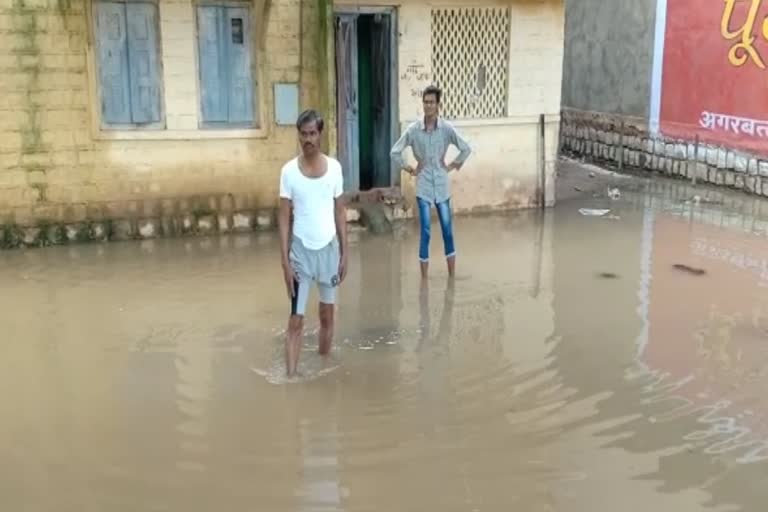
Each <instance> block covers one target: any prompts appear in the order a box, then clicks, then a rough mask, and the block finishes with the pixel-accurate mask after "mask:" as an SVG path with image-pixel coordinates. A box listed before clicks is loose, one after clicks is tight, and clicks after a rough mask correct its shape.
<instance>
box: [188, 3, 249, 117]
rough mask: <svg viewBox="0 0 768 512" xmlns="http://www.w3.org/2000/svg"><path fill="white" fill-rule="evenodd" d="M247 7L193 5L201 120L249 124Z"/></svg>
mask: <svg viewBox="0 0 768 512" xmlns="http://www.w3.org/2000/svg"><path fill="white" fill-rule="evenodd" d="M249 20H250V10H249V8H248V7H245V6H243V7H232V6H231V5H209V4H206V5H201V6H199V7H198V8H197V22H198V48H199V55H200V103H201V108H200V110H201V112H202V124H203V126H204V127H208V128H234V127H237V128H241V127H247V128H250V127H253V126H254V124H255V122H254V119H255V116H254V110H255V109H254V101H253V95H254V92H253V91H254V87H253V84H254V80H253V72H252V65H251V47H252V44H251V36H250V30H249V28H250V23H249Z"/></svg>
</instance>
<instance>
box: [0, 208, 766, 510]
mask: <svg viewBox="0 0 768 512" xmlns="http://www.w3.org/2000/svg"><path fill="white" fill-rule="evenodd" d="M602 206H605V205H602V204H600V200H597V199H589V200H587V201H583V202H581V201H578V202H573V203H563V204H561V205H559V206H558V207H557V208H556V209H554V211H551V212H547V213H546V214H541V213H539V212H536V213H519V214H509V215H505V216H483V217H477V218H462V219H457V222H456V227H455V229H456V236H457V238H460V240H461V245H462V248H463V249H462V254H461V257H460V259H459V267H458V268H459V270H458V276H457V278H456V279H455V281H449V280H448V279H447V278H446V276H444V275H443V274H442V273H441V272H440V271H439V269H438V267H437V266H436V268H435V272H434V273H433V275H432V276H431V278H430V280H429V282H428V283H427V284H426V286H423V287H420V276H419V270H418V264H417V260H416V258H415V255H416V254H417V242H418V236H417V232H416V230H415V227H411V228H408V229H406V230H405V231H403V232H401V233H398V234H397V235H396V236H393V237H384V236H381V237H371V236H368V235H367V234H359V235H356V236H357V238H356V239H355V240H354V241H353V244H352V254H351V255H350V263H351V267H350V273H349V277H348V281H347V282H346V283H345V285H344V287H343V289H342V291H341V293H340V304H339V316H338V322H339V323H338V328H337V336H336V345H335V348H334V352H333V355H332V357H331V360H330V361H325V360H323V359H322V358H320V357H319V356H318V355H317V354H316V343H317V341H316V327H317V318H316V317H313V316H312V314H310V317H309V318H308V321H307V332H306V336H305V351H303V352H302V364H303V365H304V366H303V369H304V371H305V378H304V379H300V380H298V381H296V382H286V381H285V379H283V378H282V375H283V371H284V368H283V367H282V366H281V365H283V364H284V363H283V361H282V340H283V329H284V324H285V319H286V314H287V312H286V310H287V304H286V300H285V299H284V297H283V293H282V291H281V292H277V293H270V292H268V290H270V289H276V290H282V286H281V283H280V281H281V274H280V272H279V265H278V264H277V261H278V247H277V243H276V237H275V236H274V235H271V234H266V235H265V234H260V235H259V236H233V237H222V238H216V239H206V240H196V239H192V240H190V239H183V240H157V241H152V242H142V243H123V244H111V245H108V246H104V245H86V246H77V247H65V248H51V249H45V250H37V251H18V252H9V253H2V254H0V282H2V283H3V292H4V293H2V294H0V326H2V328H3V332H4V333H6V336H5V337H4V339H3V343H2V344H0V418H2V421H0V458H2V460H3V461H4V464H2V465H0V496H2V497H3V504H4V505H6V507H5V508H7V509H9V510H28V511H32V512H37V511H49V510H50V511H53V510H55V511H57V512H60V511H70V510H71V511H77V512H80V511H82V510H89V509H92V510H110V511H155V510H185V511H208V510H215V509H217V508H221V504H222V503H226V508H227V509H228V510H242V511H245V510H254V509H259V510H270V511H275V512H281V511H294V510H301V511H342V510H350V511H352V510H353V511H380V510H444V511H454V510H456V511H487V510H506V509H509V508H510V507H514V506H517V507H518V508H520V509H524V510H531V511H545V510H549V511H554V510H557V511H568V512H572V511H589V512H592V511H598V510H606V511H607V510H613V509H614V508H615V503H616V502H619V503H622V504H623V505H622V510H630V511H634V510H637V511H641V510H642V511H645V510H648V509H649V508H651V509H655V510H661V511H666V510H669V511H675V512H680V511H694V510H695V511H700V510H715V511H720V510H744V511H751V510H759V509H760V507H761V505H762V504H764V503H766V501H768V489H766V488H765V486H764V484H763V483H762V482H763V479H764V475H765V471H766V469H768V460H767V459H768V425H766V424H767V423H768V414H767V413H766V411H768V402H767V401H766V398H765V392H764V390H765V389H766V387H767V386H768V352H766V349H765V347H764V345H765V340H766V337H767V336H768V325H766V316H767V315H766V311H768V287H767V286H766V285H765V279H763V277H764V274H765V275H768V274H767V273H766V272H765V270H764V267H765V264H764V260H765V255H766V254H768V242H766V239H765V237H764V235H763V234H762V232H760V233H758V232H757V231H759V229H762V228H761V227H760V226H763V225H764V224H761V223H760V222H762V221H758V220H755V219H748V218H746V217H745V216H744V215H738V214H736V213H734V212H733V211H727V210H725V209H722V208H720V209H718V208H717V207H713V206H712V205H708V204H703V203H702V204H692V203H682V202H681V201H679V200H677V199H675V198H674V197H668V196H664V195H659V194H645V195H641V194H637V195H634V194H632V193H625V194H623V195H622V200H621V201H612V202H611V203H610V208H611V209H612V210H613V213H614V214H615V217H616V218H611V219H603V218H595V217H584V216H581V215H579V214H578V209H579V208H580V207H602ZM676 264H683V265H688V266H691V267H693V268H703V269H705V270H706V274H705V275H694V274H689V273H683V272H678V271H676V270H675V268H674V265H676ZM601 274H602V275H616V276H619V279H600V278H599V277H597V276H600V275H601ZM312 298H313V299H314V298H316V296H313V297H312ZM41 313H42V315H43V316H41Z"/></svg>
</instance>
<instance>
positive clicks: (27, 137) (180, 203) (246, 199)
mask: <svg viewBox="0 0 768 512" xmlns="http://www.w3.org/2000/svg"><path fill="white" fill-rule="evenodd" d="M300 2H303V3H304V4H305V5H304V7H305V9H304V10H303V11H302V10H301V9H300ZM268 4H269V6H270V8H269V9H268V11H266V16H268V17H266V18H265V17H264V16H260V15H259V14H258V13H259V12H260V11H261V6H262V5H264V2H263V1H262V0H254V1H253V7H254V11H256V12H257V15H256V16H255V27H256V28H255V31H254V32H255V33H256V38H257V41H258V42H255V43H254V45H255V46H258V50H257V51H255V55H256V61H257V64H256V66H257V68H258V70H257V76H258V89H257V91H258V94H259V96H260V103H259V110H260V112H261V114H262V119H261V121H262V125H261V129H260V130H250V131H239V132H236V131H231V132H211V131H207V132H205V131H201V130H200V129H199V128H198V117H199V100H198V85H197V83H198V80H197V65H196V50H195V47H196V44H195V39H194V37H195V32H196V31H195V21H194V10H193V3H192V2H191V0H160V4H159V5H160V33H161V47H162V48H163V55H162V69H163V83H164V91H163V94H164V105H165V109H166V113H167V116H166V125H167V129H166V130H162V131H157V132H154V133H148V132H144V133H122V132H121V133H119V134H111V133H103V132H100V130H99V121H98V113H97V112H96V110H97V109H98V95H97V86H96V84H95V81H94V76H95V73H94V64H93V37H92V35H91V34H92V23H91V8H90V0H53V1H52V0H0V225H2V224H10V223H16V224H21V225H25V224H31V223H37V222H41V221H46V222H48V221H51V222H53V221H61V222H81V221H84V220H91V219H99V218H120V217H124V216H132V217H139V216H156V215H158V214H159V213H160V210H162V209H165V208H168V207H172V208H174V209H182V210H188V211H191V210H192V209H195V208H197V209H199V208H200V207H201V205H203V204H204V206H205V208H214V209H218V208H221V209H227V210H230V211H233V210H238V209H251V210H252V209H259V208H272V207H274V206H275V205H276V204H277V186H278V176H279V172H280V167H281V165H282V163H283V162H285V161H286V160H288V159H289V158H291V157H292V156H293V155H295V154H296V151H297V145H296V135H295V129H294V128H293V127H292V126H287V127H282V126H276V125H274V123H273V119H274V115H273V108H272V88H273V84H274V83H275V82H299V81H301V84H300V85H301V91H302V96H301V97H302V106H303V107H307V106H313V107H317V106H318V104H319V105H323V102H322V98H321V96H322V95H323V94H324V91H325V90H326V89H327V88H326V89H324V88H322V87H320V81H319V80H318V76H319V74H320V73H319V71H320V70H319V69H318V68H319V66H318V65H317V64H316V63H317V62H319V58H318V57H319V56H318V53H319V52H318V51H317V50H316V48H317V46H318V45H317V41H318V39H319V35H318V33H317V29H318V27H319V26H320V25H319V23H318V16H319V13H320V12H321V9H319V8H318V7H317V3H316V2H314V1H310V0H271V2H268ZM302 15H303V16H304V19H303V23H299V17H300V16H302ZM299 27H303V28H302V33H301V34H300V33H299ZM302 49H303V51H302ZM302 65H303V68H304V69H303V72H302V73H301V74H300V73H299V71H300V69H301V68H302ZM326 105H327V104H326ZM328 130H329V132H330V133H332V132H333V123H328Z"/></svg>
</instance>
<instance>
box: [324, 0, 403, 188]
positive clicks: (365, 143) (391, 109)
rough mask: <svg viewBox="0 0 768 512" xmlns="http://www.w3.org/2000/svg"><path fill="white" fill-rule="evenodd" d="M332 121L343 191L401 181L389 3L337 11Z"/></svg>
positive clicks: (393, 25) (393, 24) (392, 12)
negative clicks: (395, 156)
mask: <svg viewBox="0 0 768 512" xmlns="http://www.w3.org/2000/svg"><path fill="white" fill-rule="evenodd" d="M334 26H335V40H336V116H337V117H336V119H337V120H338V125H337V127H336V128H337V132H338V137H337V140H338V148H337V150H338V155H339V161H340V162H341V165H342V167H343V170H344V189H345V191H346V192H357V191H365V190H370V189H371V188H378V187H391V186H396V185H399V184H400V183H399V181H400V173H399V172H398V171H396V170H395V169H393V165H392V161H391V159H390V157H389V151H390V149H391V148H392V145H393V144H394V142H395V140H396V137H397V136H398V133H399V127H398V122H397V121H398V113H397V81H396V78H397V73H396V71H395V70H396V65H397V62H396V53H397V45H396V41H397V38H396V33H397V32H396V30H397V27H396V19H395V10H394V8H390V7H381V8H376V7H371V8H362V7H361V8H354V9H351V10H348V11H345V10H337V11H336V15H335V23H334Z"/></svg>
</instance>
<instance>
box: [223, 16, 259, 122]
mask: <svg viewBox="0 0 768 512" xmlns="http://www.w3.org/2000/svg"><path fill="white" fill-rule="evenodd" d="M249 13H250V12H249V10H248V9H244V8H234V7H231V8H227V20H226V25H225V27H226V35H227V37H226V48H227V61H228V62H227V64H228V66H227V69H228V71H229V84H228V85H229V90H228V96H229V112H228V114H229V115H228V117H229V122H230V123H236V124H244V123H249V124H250V123H253V79H252V73H251V45H252V41H251V37H250V36H251V34H250V16H249Z"/></svg>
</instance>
